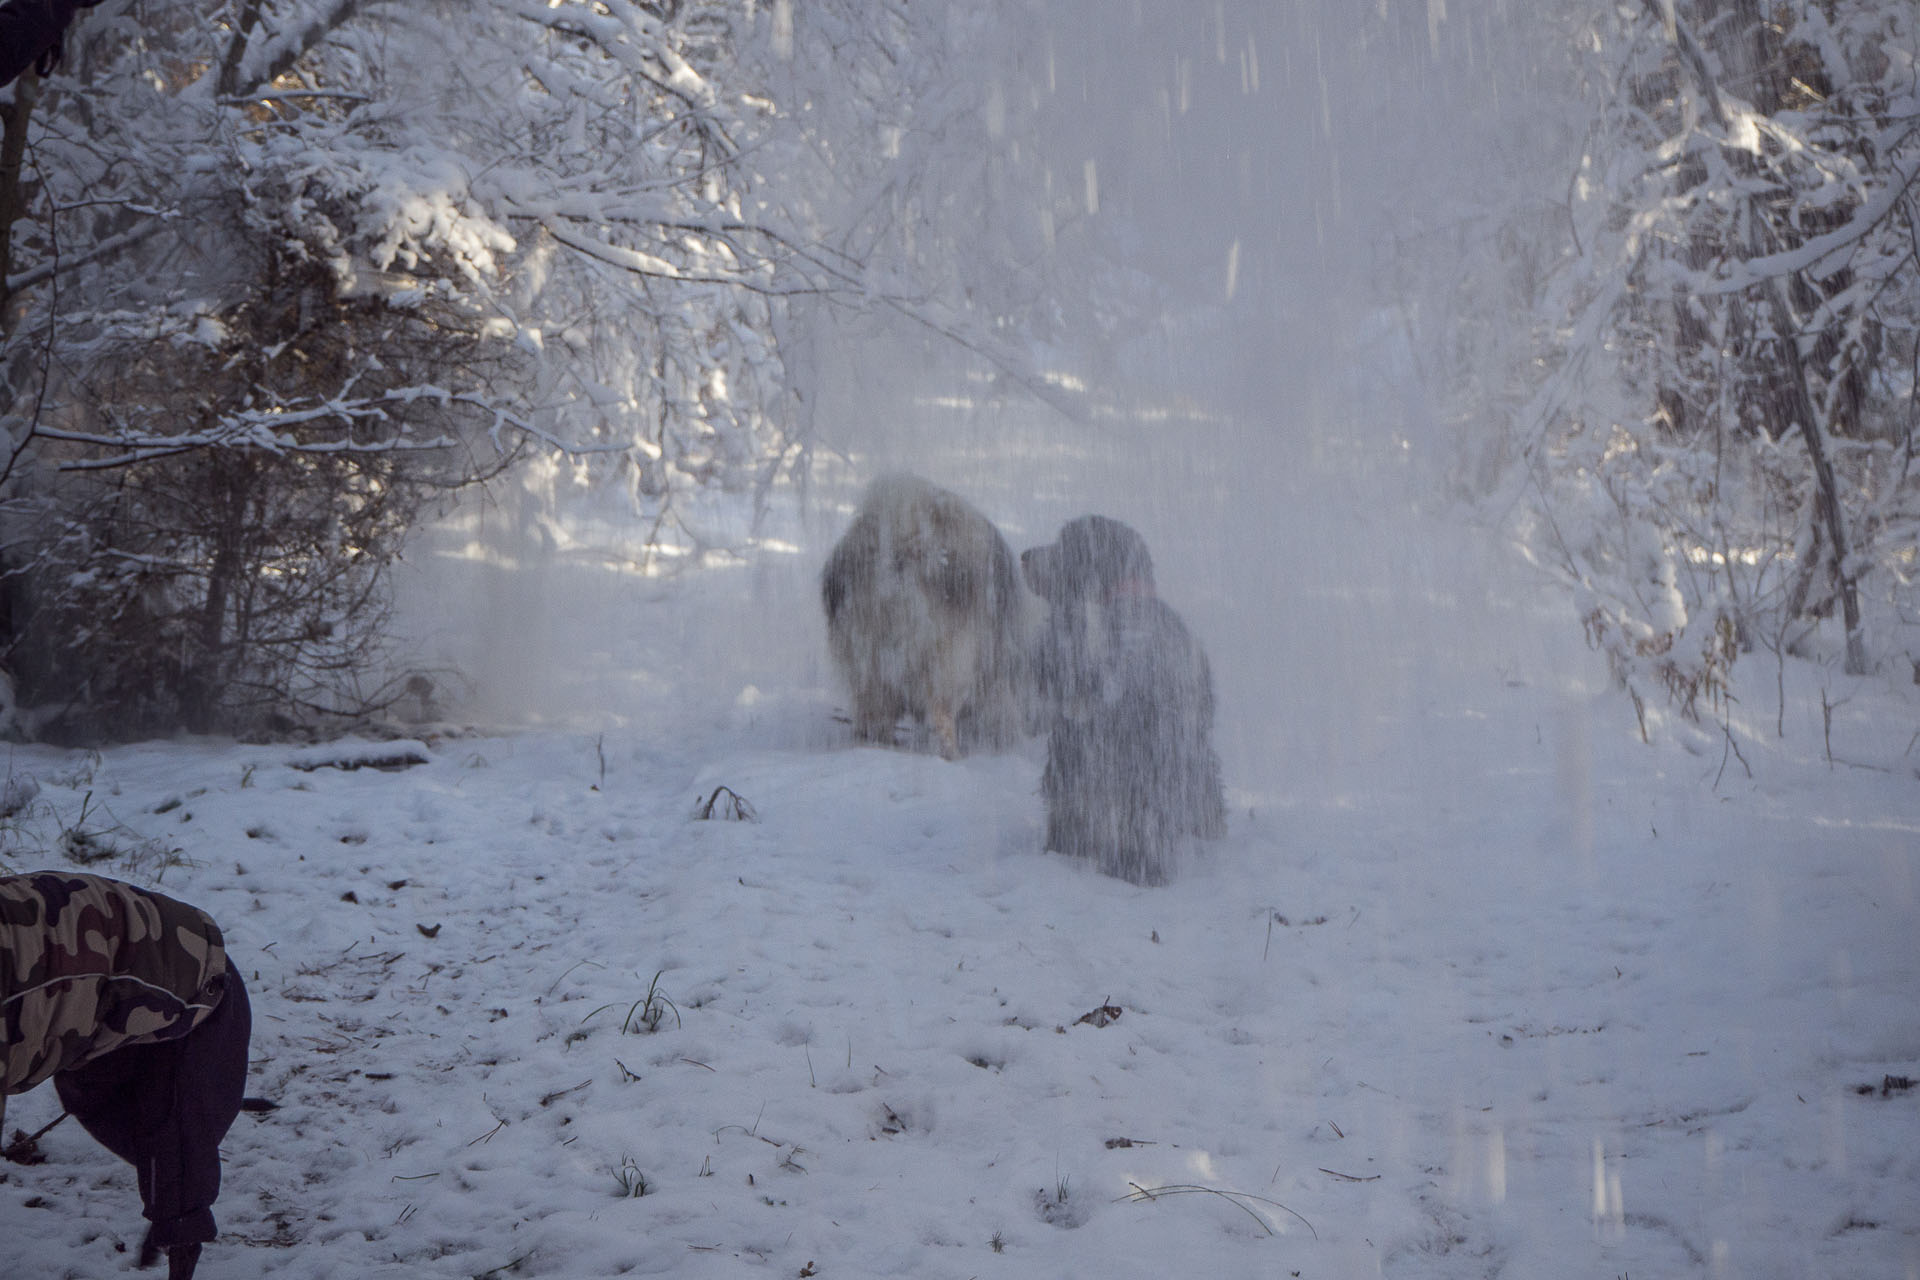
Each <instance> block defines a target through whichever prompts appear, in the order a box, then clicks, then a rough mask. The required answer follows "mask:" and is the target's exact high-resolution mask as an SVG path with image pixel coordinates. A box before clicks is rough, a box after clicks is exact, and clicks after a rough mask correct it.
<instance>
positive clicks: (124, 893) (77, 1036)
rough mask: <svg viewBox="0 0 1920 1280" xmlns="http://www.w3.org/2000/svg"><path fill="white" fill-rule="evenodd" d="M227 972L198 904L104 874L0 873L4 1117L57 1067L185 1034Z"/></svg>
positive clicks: (221, 944) (215, 934) (221, 948)
mask: <svg viewBox="0 0 1920 1280" xmlns="http://www.w3.org/2000/svg"><path fill="white" fill-rule="evenodd" d="M226 972H227V953H226V947H225V941H224V939H223V938H222V937H221V935H220V928H219V926H218V925H216V924H214V922H213V920H212V919H211V918H210V917H208V916H207V914H206V913H205V912H203V911H201V910H200V909H198V908H197V907H190V906H188V905H187V904H186V903H184V902H176V901H174V900H173V899H172V898H169V897H165V896H164V895H162V894H158V893H154V892H152V891H151V890H147V889H136V888H135V887H133V886H132V885H129V884H122V883H120V882H119V881H117V880H108V879H104V878H102V877H100V876H87V875H75V874H71V873H68V872H57V871H40V872H35V873H33V874H30V875H20V876H0V1085H3V1086H4V1088H0V1115H4V1114H5V1106H6V1102H5V1097H6V1095H7V1094H12V1093H24V1092H25V1091H27V1090H28V1089H31V1088H33V1086H35V1085H37V1084H39V1083H40V1082H41V1081H43V1080H46V1079H48V1078H49V1077H51V1076H53V1075H55V1074H56V1073H58V1072H61V1071H66V1070H70V1069H72V1068H74V1067H79V1066H82V1065H84V1064H86V1063H88V1062H91V1061H93V1060H94V1059H95V1058H98V1057H100V1056H102V1055H103V1054H107V1053H111V1052H113V1051H114V1050H115V1049H118V1048H121V1047H123V1046H126V1045H133V1044H152V1043H156V1042H158V1041H162V1040H173V1039H177V1038H178V1037H181V1036H184V1035H186V1034H187V1033H188V1032H189V1031H191V1030H193V1029H194V1028H195V1027H196V1026H198V1025H199V1024H200V1023H202V1022H204V1021H205V1020H206V1018H207V1016H208V1015H209V1014H211V1013H212V1012H213V1011H214V1009H215V1008H216V1007H217V1006H218V1005H219V1003H220V997H221V995H222V992H223V982H224V975H225V974H226Z"/></svg>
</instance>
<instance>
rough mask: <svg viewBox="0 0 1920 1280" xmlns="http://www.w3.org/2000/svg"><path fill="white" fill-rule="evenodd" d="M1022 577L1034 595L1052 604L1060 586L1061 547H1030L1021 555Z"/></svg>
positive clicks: (1057, 545)
mask: <svg viewBox="0 0 1920 1280" xmlns="http://www.w3.org/2000/svg"><path fill="white" fill-rule="evenodd" d="M1020 576H1021V577H1023V578H1025V579H1026V580H1027V586H1028V587H1029V588H1030V589H1031V590H1032V591H1033V594H1035V595H1037V596H1039V597H1040V598H1041V599H1042V600H1046V601H1049V602H1051V601H1052V600H1053V598H1054V593H1055V592H1056V591H1058V590H1059V586H1060V546H1059V544H1058V543H1055V544H1053V545H1052V546H1046V547H1028V548H1027V549H1026V550H1025V551H1022V552H1021V553H1020Z"/></svg>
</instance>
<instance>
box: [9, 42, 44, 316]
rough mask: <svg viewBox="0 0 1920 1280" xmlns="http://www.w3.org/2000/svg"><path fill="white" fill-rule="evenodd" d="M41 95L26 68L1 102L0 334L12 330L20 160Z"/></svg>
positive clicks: (21, 206) (22, 204) (22, 205)
mask: <svg viewBox="0 0 1920 1280" xmlns="http://www.w3.org/2000/svg"><path fill="white" fill-rule="evenodd" d="M39 98H40V77H39V76H38V75H36V74H35V73H34V72H33V71H31V70H29V71H28V72H27V73H26V74H25V75H23V76H21V77H20V78H19V79H18V80H16V81H14V84H13V101H12V102H9V103H5V104H0V337H5V336H6V335H7V334H9V333H11V332H12V331H13V308H12V306H11V305H10V304H11V303H12V301H13V293H12V291H11V290H10V289H8V288H7V277H8V276H11V275H12V274H13V224H14V223H15V222H18V221H19V220H20V217H21V215H23V214H24V213H26V211H27V202H26V197H25V196H24V195H23V194H22V193H21V190H20V162H21V160H22V159H23V158H24V157H25V156H26V151H27V121H28V118H29V117H31V116H32V115H33V104H34V103H35V102H37V101H38V100H39Z"/></svg>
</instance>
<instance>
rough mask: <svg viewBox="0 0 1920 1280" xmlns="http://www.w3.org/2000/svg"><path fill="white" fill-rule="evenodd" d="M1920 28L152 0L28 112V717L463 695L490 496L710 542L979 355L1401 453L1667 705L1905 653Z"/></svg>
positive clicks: (373, 705) (1617, 8)
mask: <svg viewBox="0 0 1920 1280" xmlns="http://www.w3.org/2000/svg"><path fill="white" fill-rule="evenodd" d="M1915 26H1916V23H1915V15H1914V12H1913V10H1912V8H1911V6H1910V5H1907V4H1904V3H1901V2H1899V0H1793V2H1789V3H1782V4H1772V5H1761V4H1759V3H1757V0H1699V2H1694V3H1679V4H1662V3H1659V2H1658V0H1648V2H1647V3H1645V4H1642V5H1634V4H1614V5H1608V4H1597V3H1591V2H1587V0H1582V2H1579V3H1554V4H1545V5H1520V6H1514V5H1509V4H1505V3H1497V2H1494V0H1487V2H1485V3H1473V2H1467V3H1462V0H1454V3H1452V4H1451V5H1449V4H1447V3H1445V2H1444V0H1428V3H1426V4H1425V5H1411V4H1404V3H1398V2H1397V0H1396V2H1395V3H1381V4H1377V5H1375V4H1364V5H1363V4H1352V5H1343V4H1330V5H1325V6H1315V5H1298V6H1289V7H1288V8H1287V9H1286V11H1285V12H1284V13H1283V12H1277V11H1274V12H1270V11H1269V10H1268V7H1267V6H1263V5H1256V4H1211V5H1203V4H1145V3H1136V4H1133V5H1131V6H1120V7H1119V8H1115V7H1114V6H1112V5H1106V4H1093V3H1084V4H1076V3H1072V2H1070V0H1067V2H1060V3H1040V2H1039V0H994V2H993V3H987V4H980V5H969V6H964V7H954V6H922V5H911V4H906V3H884V2H872V0H822V2H821V3H806V4H792V3H789V2H788V0H772V2H770V3H759V2H758V0H728V2H726V3H721V2H718V0H667V2H665V3H660V4H640V3H629V2H628V0H605V2H604V3H593V4H582V3H575V2H573V0H551V2H550V0H486V2H485V3H463V4H458V5H455V4H450V3H437V4H435V3H429V4H413V5H397V4H386V3H379V2H378V0H284V2H278V3H275V2H268V0H239V2H232V0H217V2H216V0H197V2H195V3H179V4H159V3H142V2H136V0H105V3H103V4H101V5H100V6H99V7H98V8H96V9H93V10H91V11H88V12H86V13H84V14H83V16H82V18H81V20H80V21H79V22H78V23H77V24H76V27H75V30H74V32H73V34H72V36H71V37H70V40H69V48H68V54H67V57H66V59H65V61H64V62H63V63H62V65H61V66H60V67H59V68H58V69H57V70H56V71H55V73H54V74H53V75H52V76H51V77H49V78H47V79H46V80H44V81H39V80H36V79H35V78H34V77H31V76H29V77H27V78H25V79H23V80H22V81H21V82H20V83H19V84H17V85H16V86H15V87H14V89H13V91H12V100H11V103H10V104H8V105H7V106H6V107H5V114H4V126H5V135H4V146H3V147H0V277H3V278H4V281H5V284H4V289H3V290H0V325H4V329H5V334H6V345H5V356H4V368H3V369H0V376H4V385H5V397H6V399H5V411H4V422H5V426H6V431H7V440H8V453H7V456H6V462H5V465H4V468H0V499H3V500H4V508H3V513H4V524H3V526H0V527H3V529H4V534H3V535H0V536H3V538H4V541H3V542H0V556H3V557H4V571H5V578H4V584H5V610H4V615H3V618H4V621H3V622H0V625H3V626H4V644H5V649H4V664H5V668H6V671H7V673H8V675H9V676H10V679H11V682H12V685H13V699H14V706H13V709H12V711H11V713H10V714H11V721H10V723H11V725H12V728H13V731H14V732H15V733H21V734H27V735H30V736H40V737H45V738H49V739H53V740H64V741H83V740H97V739H101V738H113V739H124V738H129V737H137V736H141V735H145V734H149V733H153V732H159V731H165V730H169V729H172V728H174V727H178V726H184V727H186V728H188V729H192V730H197V731H224V732H253V731H262V730H265V731H270V732H272V731H279V732H284V731H286V730H287V729H289V728H291V727H293V726H295V725H315V726H335V725H339V724H342V723H351V722H352V720H353V719H354V718H355V717H362V716H365V715H368V714H371V713H374V712H378V711H381V710H382V709H390V708H394V707H396V706H399V705H401V704H402V703H403V702H406V701H407V700H411V701H412V703H415V704H417V703H421V702H423V701H424V700H427V699H429V698H431V697H433V696H434V695H439V696H441V697H442V698H443V699H444V698H445V697H446V696H447V695H448V694H450V693H451V692H452V691H454V690H455V689H456V688H457V687H458V684H459V678H458V676H457V674H451V673H444V672H443V673H440V674H439V675H438V676H436V675H434V674H431V673H427V672H426V671H425V670H424V668H423V666H422V660H421V658H420V657H419V655H418V654H414V653H407V652H404V651H400V650H397V649H395V647H394V646H393V644H392V643H391V641H392V639H393V626H392V624H393V605H394V599H393V594H392V592H393V581H394V578H393V571H394V568H395V565H396V563H397V561H398V558H399V557H400V556H401V554H402V550H403V548H405V547H406V546H407V545H408V539H409V537H410V536H413V535H416V534H417V533H419V531H421V530H423V529H425V528H426V527H428V526H429V525H431V524H432V523H433V522H434V521H435V520H436V519H437V518H438V517H441V516H443V515H445V514H446V513H447V512H448V511H449V510H450V509H451V508H452V504H453V503H454V502H455V501H457V500H458V499H459V498H460V497H461V495H462V494H463V492H464V491H467V490H470V489H472V488H473V487H474V486H485V488H484V491H483V492H484V495H485V496H484V498H483V499H482V502H481V505H482V506H484V507H486V508H487V509H489V510H492V511H494V512H495V513H496V519H495V524H496V525H498V524H502V523H512V522H515V521H517V522H518V523H519V525H520V526H522V527H531V526H536V525H538V524H539V522H540V521H541V520H543V519H548V520H550V519H551V518H552V516H553V513H554V511H555V510H557V509H559V506H560V505H562V504H567V503H571V504H572V505H573V507H574V509H576V510H586V509H592V510H594V511H596V512H599V513H603V514H604V513H609V512H611V513H614V514H615V515H616V516H617V517H619V518H623V519H625V520H626V521H628V522H630V527H632V528H635V529H640V530H644V535H643V536H642V537H640V538H638V539H637V540H636V541H637V543H638V544H639V545H640V546H641V547H642V550H641V551H639V552H637V553H636V554H637V555H638V556H639V557H640V558H642V559H646V560H648V561H649V563H650V564H652V565H653V566H654V567H655V568H658V569H665V568H671V567H673V566H676V565H685V564H698V563H706V562H709V560H710V558H711V557H712V556H713V555H716V554H724V553H727V552H731V551H738V550H740V549H742V548H744V547H746V546H748V545H749V544H751V543H752V541H753V540H754V538H755V537H756V536H757V535H759V534H762V533H764V528H762V527H760V526H757V525H756V517H757V516H759V515H763V514H764V512H765V510H766V504H767V501H768V498H769V495H770V494H772V493H774V492H775V491H776V490H780V489H784V488H798V489H801V490H803V491H804V489H805V486H807V485H808V483H809V481H810V480H811V479H813V478H814V477H816V476H817V475H818V474H819V468H820V467H821V466H823V465H832V464H835V463H837V462H839V461H841V460H843V459H847V458H849V457H851V456H852V454H853V452H854V449H853V447H852V445H850V443H849V441H848V438H847V434H846V422H847V418H848V416H849V415H848V414H847V413H845V412H844V410H842V411H840V412H839V413H838V415H837V416H836V417H835V418H833V419H832V420H830V421H823V419H822V415H821V406H822V404H823V401H825V402H832V398H833V395H834V391H833V389H832V387H830V386H828V385H826V383H827V381H828V380H829V379H830V378H831V377H832V376H834V375H835V374H836V373H837V374H838V375H839V383H840V384H844V383H845V382H846V381H847V378H846V376H845V375H846V373H847V371H848V370H852V371H854V373H855V375H856V376H857V378H858V379H859V380H860V381H859V382H858V385H860V386H861V387H862V392H861V394H862V395H863V396H865V397H866V398H867V400H868V401H869V404H868V406H867V408H868V410H869V411H870V412H872V414H873V416H874V417H876V418H877V417H880V416H883V415H882V410H884V409H886V408H887V407H888V406H890V405H900V404H904V403H905V399H904V393H903V392H902V391H901V390H900V388H901V387H903V386H907V385H909V384H912V385H914V386H915V387H916V389H917V391H918V392H919V393H921V394H922V395H924V393H925V391H926V388H927V387H928V386H929V385H931V386H934V387H935V388H936V390H937V389H938V388H939V387H940V386H943V385H952V386H958V387H961V388H964V389H965V393H966V394H967V395H969V396H975V397H976V398H981V399H991V400H992V402H993V403H995V404H998V405H1006V404H1009V403H1012V404H1015V405H1016V406H1018V407H1017V409H1016V412H1020V413H1024V414H1026V415H1027V417H1028V418H1029V419H1037V418H1039V417H1044V416H1051V418H1053V419H1055V420H1057V421H1058V422H1059V423H1061V424H1066V425H1064V426H1062V427H1060V428H1058V429H1059V430H1066V431H1072V430H1076V429H1077V430H1079V431H1081V432H1082V433H1083V434H1084V435H1085V436H1086V437H1087V438H1091V439H1096V440H1097V439H1098V438H1099V431H1100V424H1101V422H1102V420H1103V416H1105V415H1109V414H1110V412H1111V409H1112V406H1114V405H1116V404H1119V403H1124V402H1126V401H1128V399H1129V398H1130V397H1131V398H1135V399H1138V398H1143V397H1151V398H1155V399H1156V402H1158V403H1161V404H1163V405H1167V406H1170V408H1169V409H1168V412H1167V416H1166V418H1165V425H1164V431H1165V433H1166V435H1167V436H1168V437H1169V438H1170V439H1172V438H1175V437H1177V442H1176V443H1175V444H1174V445H1173V446H1172V447H1171V449H1170V450H1169V451H1168V452H1169V454H1170V455H1180V456H1184V457H1186V458H1187V459H1189V461H1188V463H1187V464H1186V465H1190V466H1208V465H1211V466H1224V467H1226V468H1228V469H1229V470H1231V468H1232V465H1233V464H1232V462H1231V458H1232V456H1233V455H1234V454H1235V453H1236V452H1241V453H1244V452H1245V451H1247V450H1249V449H1253V450H1264V451H1266V452H1265V454H1263V456H1276V457H1281V456H1286V454H1287V453H1288V452H1293V453H1298V454H1300V455H1302V456H1304V455H1306V454H1311V453H1316V452H1319V453H1324V452H1326V451H1329V450H1333V451H1339V450H1342V449H1346V450H1359V451H1365V452H1368V454H1369V456H1370V457H1372V458H1374V459H1376V460H1379V461H1381V462H1382V464H1383V465H1384V467H1385V471H1384V472H1383V473H1382V484H1381V489H1380V493H1379V499H1378V501H1379V503H1380V504H1381V505H1382V506H1388V505H1392V504H1395V503H1399V502H1402V501H1408V502H1415V503H1420V504H1426V505H1428V506H1432V505H1435V504H1450V505H1452V506H1453V507H1455V508H1457V509H1458V510H1459V511H1461V512H1462V513H1464V514H1465V515H1467V516H1468V517H1469V518H1471V519H1474V520H1477V521H1479V522H1482V523H1483V524H1485V525H1486V526H1488V527H1490V528H1491V529H1493V530H1494V531H1495V532H1496V533H1497V534H1498V535H1499V536H1500V537H1501V538H1503V539H1505V540H1507V541H1508V542H1510V543H1511V544H1512V545H1514V546H1516V547H1518V548H1519V549H1520V550H1521V551H1522V553H1523V554H1524V555H1525V556H1526V557H1527V558H1528V559H1530V560H1531V561H1532V563H1533V565H1534V566H1535V567H1536V568H1537V569H1538V570H1539V572H1540V573H1541V574H1542V575H1544V577H1545V578H1547V579H1550V580H1551V581H1553V582H1555V583H1557V584H1560V586H1561V587H1562V588H1563V589H1564V590H1565V592H1566V594H1567V596H1568V598H1569V600H1570V605H1569V608H1568V614H1567V616H1568V626H1569V627H1573V628H1584V629H1585V633H1586V636H1587V638H1588V640H1589V641H1590V642H1591V643H1592V644H1593V645H1595V646H1597V647H1598V648H1600V649H1601V650H1603V651H1604V652H1605V654H1606V655H1607V657H1608V659H1609V660H1610V662H1611V663H1612V666H1613V669H1614V670H1615V672H1616V673H1617V674H1618V676H1619V677H1620V679H1621V680H1622V682H1623V684H1624V687H1625V688H1626V690H1627V691H1628V692H1629V694H1630V696H1631V698H1632V699H1633V702H1634V705H1635V706H1636V708H1638V709H1640V710H1641V711H1642V714H1643V716H1644V712H1645V709H1646V708H1647V707H1649V706H1655V707H1671V708H1674V709H1676V710H1677V711H1679V712H1680V713H1682V714H1683V715H1684V716H1685V717H1690V718H1695V719H1703V720H1705V721H1706V722H1708V723H1713V722H1715V721H1717V720H1720V719H1723V718H1724V711H1725V705H1726V704H1725V699H1726V697H1727V696H1728V694H1729V693H1731V692H1733V691H1735V690H1740V691H1742V692H1744V693H1747V694H1748V695H1749V701H1751V702H1757V701H1758V699H1759V697H1760V696H1761V694H1762V693H1765V692H1772V691H1773V689H1774V687H1775V686H1776V685H1780V686H1781V687H1782V688H1783V687H1784V679H1783V678H1782V677H1781V671H1782V670H1783V668H1784V664H1785V663H1787V662H1790V661H1800V660H1808V661H1813V662H1817V663H1826V664H1833V665H1838V666H1840V667H1843V668H1844V670H1845V671H1847V672H1849V673H1853V674H1863V673H1866V672H1869V671H1871V672H1876V673H1879V674H1880V675H1882V676H1888V677H1893V678H1898V679H1902V680H1904V679H1907V678H1909V677H1910V676H1911V675H1912V674H1913V671H1914V668H1913V667H1912V665H1911V664H1912V663H1913V661H1914V658H1915V657H1916V656H1920V630H1917V628H1920V606H1916V601H1915V598H1914V593H1913V588H1912V577H1913V574H1914V572H1915V568H1916V563H1915V555H1916V552H1915V536H1916V514H1917V512H1920V507H1917V506H1916V485H1917V484H1920V480H1917V479H1916V477H1915V474H1914V468H1913V465H1912V464H1913V448H1914V429H1915V422H1916V417H1920V402H1917V401H1916V397H1915V376H1916V361H1917V360H1920V344H1917V343H1916V322H1920V193H1917V192H1916V189H1915V180H1916V176H1917V175H1920V97H1916V93H1917V92H1920V91H1917V89H1916V74H1920V73H1917V72H1916V47H1917V45H1916V42H1917V41H1920V35H1916V30H1915ZM943 380H944V381H943ZM842 394H843V395H844V393H842ZM889 397H892V399H891V400H890V399H889ZM876 405H877V406H880V409H875V408H874V407H873V406H876ZM891 429H893V430H899V431H905V430H907V429H908V428H905V427H896V428H891ZM1050 429H1052V428H1050ZM1283 434H1284V435H1286V436H1287V437H1288V439H1287V440H1286V441H1285V443H1284V445H1283V444H1281V443H1279V442H1278V441H1277V440H1276V437H1279V436H1281V435H1283ZM867 443H869V444H870V443H871V441H869V442H867ZM1396 452H1398V453H1400V454H1402V455H1404V460H1405V466H1404V467H1401V468H1400V469H1399V472H1398V473H1396V472H1395V470H1394V465H1395V464H1394V454H1395V453H1396ZM1369 465H1371V464H1369ZM1409 468H1411V470H1409ZM1388 476H1392V477H1393V478H1392V479H1391V480H1389V479H1387V477H1388ZM1408 476H1410V477H1411V479H1410V480H1408V479H1405V477H1408ZM1402 485H1404V492H1403V490H1402V487H1401V486H1402ZM501 513H506V514H504V515H502V514H501ZM703 557H705V558H707V559H703ZM1298 568H1299V570H1300V571H1301V572H1303V573H1310V572H1311V571H1312V566H1311V564H1310V563H1303V564H1301V565H1299V566H1298ZM450 677H451V678H450ZM1781 697H1782V699H1783V700H1784V693H1782V694H1781ZM1780 711H1781V714H1782V715H1783V716H1784V711H1785V709H1784V706H1782V707H1781V708H1780Z"/></svg>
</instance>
